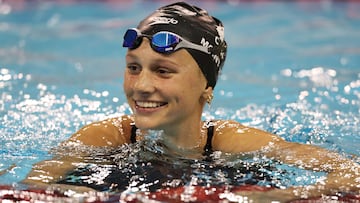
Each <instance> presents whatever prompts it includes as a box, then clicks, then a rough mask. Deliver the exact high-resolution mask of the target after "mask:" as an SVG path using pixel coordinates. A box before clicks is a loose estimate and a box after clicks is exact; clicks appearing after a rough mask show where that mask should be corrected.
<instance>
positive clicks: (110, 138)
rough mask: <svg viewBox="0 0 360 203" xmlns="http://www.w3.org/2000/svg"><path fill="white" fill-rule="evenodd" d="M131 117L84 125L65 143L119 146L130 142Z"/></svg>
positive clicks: (126, 116) (125, 116)
mask: <svg viewBox="0 0 360 203" xmlns="http://www.w3.org/2000/svg"><path fill="white" fill-rule="evenodd" d="M132 122H133V119H132V118H131V116H128V115H124V116H121V117H117V118H109V119H106V120H103V121H98V122H94V123H91V124H88V125H85V126H84V127H82V128H81V129H80V130H78V131H77V132H76V133H74V134H73V135H72V136H71V137H70V139H69V140H68V141H67V142H81V143H82V144H85V145H91V146H111V147H115V146H119V145H122V144H124V143H128V142H129V141H130V133H131V123H132Z"/></svg>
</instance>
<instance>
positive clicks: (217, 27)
mask: <svg viewBox="0 0 360 203" xmlns="http://www.w3.org/2000/svg"><path fill="white" fill-rule="evenodd" d="M137 29H139V30H140V31H141V33H143V34H146V35H154V34H155V33H157V32H159V31H170V32H173V33H176V34H178V35H179V36H181V37H182V38H184V39H186V40H188V41H190V42H193V43H195V44H199V45H202V46H205V47H208V48H209V52H210V54H206V53H204V52H201V51H198V50H195V49H190V48H186V50H187V51H188V52H189V53H190V54H191V56H192V57H193V58H194V59H195V61H196V62H197V64H198V66H199V67H200V69H201V71H202V73H203V74H204V75H205V78H206V79H207V82H208V86H211V87H213V88H214V87H215V85H216V81H217V78H218V75H219V72H220V71H221V69H222V67H223V65H224V62H225V58H226V48H227V45H226V42H225V39H224V26H223V24H222V23H221V21H220V20H218V19H217V18H215V17H212V16H210V15H209V14H208V13H207V11H205V10H203V9H201V8H198V7H196V6H191V5H189V4H187V3H184V2H178V3H174V4H170V5H167V6H164V7H161V8H159V9H158V10H156V11H155V12H154V13H152V14H150V15H149V16H148V17H146V18H145V19H144V20H142V21H141V22H140V24H139V25H138V27H137Z"/></svg>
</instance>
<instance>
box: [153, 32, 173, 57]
mask: <svg viewBox="0 0 360 203" xmlns="http://www.w3.org/2000/svg"><path fill="white" fill-rule="evenodd" d="M179 42H180V38H179V37H178V36H176V35H174V34H172V33H168V32H159V33H156V34H155V35H154V36H153V37H152V39H151V43H152V46H153V48H155V49H156V50H157V51H160V52H169V51H173V50H174V48H175V46H176V45H177V44H178V43H179Z"/></svg>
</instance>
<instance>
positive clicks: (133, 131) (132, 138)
mask: <svg viewBox="0 0 360 203" xmlns="http://www.w3.org/2000/svg"><path fill="white" fill-rule="evenodd" d="M206 125H207V126H208V128H207V139H206V144H205V147H204V154H205V155H210V154H211V153H212V152H213V150H212V138H213V136H214V125H212V124H211V121H208V122H207V124H206ZM137 129H138V128H137V127H136V126H135V125H131V135H130V142H131V143H135V142H136V130H137Z"/></svg>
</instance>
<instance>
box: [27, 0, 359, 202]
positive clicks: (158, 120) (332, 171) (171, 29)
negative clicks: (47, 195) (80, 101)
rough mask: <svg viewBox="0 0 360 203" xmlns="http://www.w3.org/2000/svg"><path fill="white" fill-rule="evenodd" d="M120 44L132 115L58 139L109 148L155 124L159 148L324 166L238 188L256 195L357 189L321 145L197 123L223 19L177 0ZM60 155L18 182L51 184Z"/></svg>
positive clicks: (229, 124)
mask: <svg viewBox="0 0 360 203" xmlns="http://www.w3.org/2000/svg"><path fill="white" fill-rule="evenodd" d="M123 46H124V47H125V48H127V49H128V51H127V54H126V68H125V74H124V83H123V88H124V92H125V94H126V98H127V101H128V104H129V105H130V107H131V110H132V112H133V115H124V116H122V117H120V118H110V119H107V120H104V121H100V122H96V123H92V124H90V125H87V126H85V127H83V128H82V129H80V130H79V131H78V132H76V133H75V134H74V135H73V136H72V137H71V138H70V139H69V140H68V141H66V142H65V143H63V145H69V144H71V143H77V144H79V143H80V144H81V145H89V146H109V147H117V146H120V145H123V144H125V143H135V142H137V141H138V140H140V139H142V137H143V136H146V133H147V131H148V130H161V131H162V132H163V136H164V138H163V139H164V142H165V144H166V146H168V147H169V148H171V149H173V150H174V151H178V152H179V153H184V154H187V156H189V155H191V156H193V157H196V155H200V156H201V155H202V154H211V153H212V151H222V152H227V153H247V152H257V153H263V154H264V155H265V156H266V157H270V158H272V159H276V160H279V161H281V162H283V163H287V164H293V165H297V166H299V167H302V168H306V169H311V170H315V171H324V172H327V177H326V180H324V181H321V182H317V183H315V184H314V185H310V186H309V185H308V186H303V187H301V186H297V187H291V188H287V189H274V190H270V191H268V192H261V193H260V192H244V193H243V194H242V195H247V196H248V197H249V199H254V200H257V201H260V200H261V199H263V200H266V199H268V198H271V199H279V201H286V200H289V199H294V198H302V197H313V196H320V195H322V194H330V193H331V194H333V193H335V192H338V191H342V192H344V191H345V192H346V191H359V187H360V175H359V174H360V167H359V164H357V163H355V162H353V161H351V160H349V159H346V158H344V157H342V156H340V155H339V154H337V153H334V152H331V151H327V150H325V149H322V148H319V147H315V146H311V145H305V144H299V143H291V142H287V141H284V140H283V139H281V138H280V137H278V136H276V135H273V134H270V133H268V132H264V131H262V130H258V129H254V128H251V127H247V126H243V125H242V124H240V123H238V122H236V121H231V120H213V121H202V120H201V117H202V112H203V108H204V106H205V104H206V103H211V100H212V98H213V90H214V87H215V85H216V82H217V78H218V75H219V72H220V71H221V69H222V67H223V64H224V61H225V58H226V50H227V44H226V42H225V39H224V27H223V24H222V23H221V22H220V21H219V20H218V19H216V18H214V17H212V16H210V15H209V14H208V13H207V12H206V11H205V10H203V9H200V8H198V7H195V6H191V5H189V4H187V3H183V2H179V3H174V4H170V5H166V6H164V7H161V8H159V9H158V10H156V11H155V12H154V13H152V14H151V15H149V16H148V17H146V18H145V19H144V20H142V21H141V22H140V24H139V25H138V26H137V28H130V29H128V30H127V31H126V33H125V35H124V42H123ZM89 153H90V152H89ZM74 161H78V160H67V157H66V156H64V157H62V158H59V159H54V160H47V161H43V162H41V163H38V164H37V165H36V166H34V170H33V171H32V172H30V174H29V175H28V177H27V179H26V180H25V181H24V182H26V183H46V184H52V183H56V181H58V180H60V179H61V178H63V176H64V174H65V173H66V172H68V171H70V170H72V169H73V168H74V167H75V166H74V165H73V164H71V162H74Z"/></svg>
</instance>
